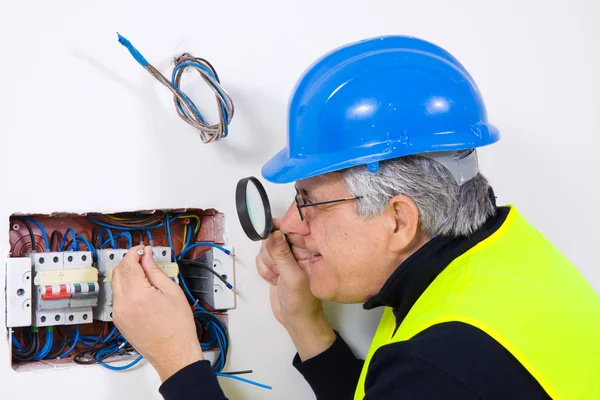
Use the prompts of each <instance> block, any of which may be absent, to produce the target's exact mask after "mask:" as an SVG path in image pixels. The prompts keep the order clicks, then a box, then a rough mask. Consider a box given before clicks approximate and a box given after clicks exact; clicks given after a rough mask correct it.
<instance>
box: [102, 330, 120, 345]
mask: <svg viewBox="0 0 600 400" xmlns="http://www.w3.org/2000/svg"><path fill="white" fill-rule="evenodd" d="M115 332H117V327H116V326H115V327H113V328H112V331H110V333H109V334H108V336H107V337H105V338H104V339H102V340H100V343H102V344H104V343H106V342H108V341H109V340H111V338H112V337H113V335H114V334H115Z"/></svg>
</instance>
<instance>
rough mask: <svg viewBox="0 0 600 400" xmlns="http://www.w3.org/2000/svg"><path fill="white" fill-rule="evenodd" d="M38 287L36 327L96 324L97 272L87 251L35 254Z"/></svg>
mask: <svg viewBox="0 0 600 400" xmlns="http://www.w3.org/2000/svg"><path fill="white" fill-rule="evenodd" d="M30 256H31V259H32V260H33V268H34V279H33V284H34V285H35V286H34V288H35V290H34V294H33V315H34V318H33V325H34V326H38V327H41V326H52V325H73V324H85V323H91V322H93V311H92V308H93V307H95V306H96V305H97V303H98V294H99V285H98V271H97V270H96V269H95V268H93V266H92V253H91V252H88V251H67V252H60V253H58V252H44V253H32V254H31V255H30Z"/></svg>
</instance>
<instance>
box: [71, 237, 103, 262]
mask: <svg viewBox="0 0 600 400" xmlns="http://www.w3.org/2000/svg"><path fill="white" fill-rule="evenodd" d="M75 237H76V238H77V239H79V240H80V241H81V242H82V243H83V244H85V247H87V248H88V250H89V251H90V252H91V253H92V257H93V258H94V260H96V259H97V258H98V255H97V253H96V249H95V248H94V246H92V244H91V243H90V242H89V241H88V240H87V239H86V238H85V236H83V235H82V234H79V233H78V234H76V235H75Z"/></svg>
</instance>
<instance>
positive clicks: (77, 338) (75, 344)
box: [58, 325, 79, 358]
mask: <svg viewBox="0 0 600 400" xmlns="http://www.w3.org/2000/svg"><path fill="white" fill-rule="evenodd" d="M69 329H71V327H69ZM71 332H73V331H71ZM78 341H79V325H77V328H76V329H75V337H74V338H73V344H72V345H71V347H70V348H69V350H66V351H65V352H64V353H62V354H61V355H59V356H58V358H63V357H66V356H67V355H68V354H69V353H70V352H72V351H73V349H74V348H75V346H77V342H78Z"/></svg>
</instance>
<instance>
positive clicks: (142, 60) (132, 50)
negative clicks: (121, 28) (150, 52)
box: [117, 32, 148, 68]
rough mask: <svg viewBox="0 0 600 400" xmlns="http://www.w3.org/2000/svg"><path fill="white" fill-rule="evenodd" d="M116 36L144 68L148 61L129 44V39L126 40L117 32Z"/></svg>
mask: <svg viewBox="0 0 600 400" xmlns="http://www.w3.org/2000/svg"><path fill="white" fill-rule="evenodd" d="M117 38H118V39H119V43H121V44H122V45H123V46H125V47H126V48H127V50H129V52H130V53H131V55H132V56H133V58H134V59H135V61H137V62H138V63H139V64H140V65H141V66H142V67H144V68H146V65H148V61H146V59H145V58H144V56H142V55H141V54H140V52H139V51H138V50H137V49H136V48H135V47H134V46H133V45H132V44H131V42H130V41H129V40H127V39H126V38H125V37H124V36H123V35H121V34H120V33H119V32H117Z"/></svg>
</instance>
